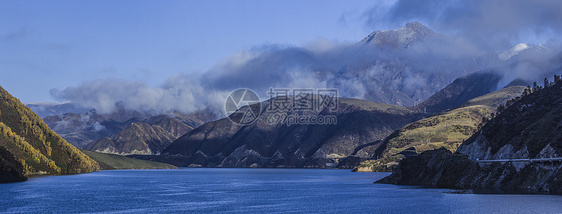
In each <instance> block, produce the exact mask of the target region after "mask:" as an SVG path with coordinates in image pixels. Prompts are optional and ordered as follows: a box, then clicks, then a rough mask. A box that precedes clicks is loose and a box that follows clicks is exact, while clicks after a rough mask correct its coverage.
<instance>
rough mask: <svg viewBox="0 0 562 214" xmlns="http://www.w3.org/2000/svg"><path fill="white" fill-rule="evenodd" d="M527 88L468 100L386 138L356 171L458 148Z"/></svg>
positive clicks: (388, 167) (389, 167) (378, 168)
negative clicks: (501, 106)
mask: <svg viewBox="0 0 562 214" xmlns="http://www.w3.org/2000/svg"><path fill="white" fill-rule="evenodd" d="M525 88H526V87H523V86H512V87H509V88H504V89H502V90H499V91H496V92H492V93H489V94H486V95H483V96H480V97H477V98H474V99H471V100H469V101H467V102H465V103H464V104H462V105H461V107H459V108H457V109H453V110H450V111H446V112H443V113H440V114H437V115H434V116H431V117H428V118H424V119H421V120H419V121H416V122H413V123H410V124H408V125H406V126H404V127H402V128H401V129H399V130H396V131H395V132H394V133H393V134H391V135H390V136H389V137H387V138H386V139H385V140H384V141H383V142H382V144H381V147H379V149H377V150H376V151H375V152H374V155H373V158H375V160H368V161H364V162H362V163H361V164H360V165H359V166H358V167H357V168H355V169H354V170H355V171H391V170H392V168H394V167H395V166H396V165H398V161H400V160H402V159H404V158H406V157H411V156H415V155H418V154H420V153H422V152H425V151H428V150H433V149H438V148H440V147H445V148H446V149H448V150H450V151H452V152H455V151H456V149H457V147H459V145H460V144H461V143H462V142H463V141H464V140H466V139H468V138H469V137H470V136H472V134H474V133H475V132H476V131H477V130H478V126H479V124H480V123H481V122H482V120H483V118H489V116H490V114H491V113H494V112H495V110H496V108H497V107H498V106H499V105H500V104H503V103H505V102H506V101H508V100H511V99H513V98H515V97H517V96H520V95H521V94H522V93H523V90H524V89H525Z"/></svg>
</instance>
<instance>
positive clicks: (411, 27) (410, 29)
mask: <svg viewBox="0 0 562 214" xmlns="http://www.w3.org/2000/svg"><path fill="white" fill-rule="evenodd" d="M437 36H438V34H437V33H435V32H433V31H432V30H430V29H429V28H427V27H426V26H424V25H423V24H421V23H419V22H410V23H407V24H405V25H404V26H402V27H401V28H398V29H394V30H385V31H375V32H373V33H371V34H369V36H367V37H365V38H364V39H363V40H362V41H361V43H362V44H371V45H376V46H381V47H383V46H390V47H393V48H408V47H410V46H411V45H413V44H415V43H417V42H421V41H423V40H426V39H427V38H431V37H437Z"/></svg>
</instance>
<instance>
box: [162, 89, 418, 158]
mask: <svg viewBox="0 0 562 214" xmlns="http://www.w3.org/2000/svg"><path fill="white" fill-rule="evenodd" d="M339 100H340V103H339V106H338V108H337V109H336V110H331V109H329V108H323V109H321V110H319V111H314V112H303V111H297V110H288V111H284V112H282V114H283V115H288V116H289V117H292V116H299V115H307V116H313V117H325V118H334V117H335V118H336V119H337V122H336V123H334V124H315V123H309V124H288V123H283V122H282V123H270V122H271V121H268V119H270V118H271V117H270V116H271V115H275V114H276V113H278V112H268V111H266V109H267V108H268V106H269V101H265V102H263V103H262V108H263V110H262V114H261V115H260V116H259V118H258V119H257V121H255V122H254V123H252V124H250V125H246V126H242V125H238V124H235V123H233V122H231V121H230V120H229V119H228V118H224V119H221V120H218V121H214V122H209V123H205V124H204V125H202V126H200V127H198V128H197V129H195V130H193V131H191V132H189V133H187V134H186V135H184V136H182V137H181V138H179V139H177V140H176V141H174V142H173V143H172V144H171V145H170V146H169V147H168V148H166V150H164V151H163V152H162V154H163V155H161V156H162V158H163V159H166V158H174V157H175V159H181V163H182V165H184V166H189V165H191V166H206V167H319V168H325V167H333V166H335V165H336V164H337V162H338V161H339V159H341V158H344V157H347V156H348V155H349V154H351V153H352V152H353V151H354V148H356V147H357V146H360V145H362V144H365V143H369V142H375V141H377V140H380V139H382V138H384V137H385V136H387V135H388V134H390V133H391V132H392V131H393V130H395V129H397V128H399V127H401V126H403V125H404V124H407V123H409V122H412V121H414V120H416V119H419V118H421V116H422V114H421V113H420V112H416V111H412V110H411V109H410V108H405V107H399V106H394V105H388V104H380V103H373V102H369V101H364V100H356V99H343V98H340V99H339ZM239 111H244V109H240V110H239ZM176 164H178V163H177V162H176Z"/></svg>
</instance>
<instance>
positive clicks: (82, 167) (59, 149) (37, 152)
mask: <svg viewBox="0 0 562 214" xmlns="http://www.w3.org/2000/svg"><path fill="white" fill-rule="evenodd" d="M0 146H2V147H4V148H6V149H7V150H8V151H9V152H10V153H12V154H14V156H15V157H16V158H17V159H18V161H20V162H21V163H22V164H23V166H24V170H25V174H26V175H32V174H53V175H57V174H70V173H84V172H92V171H97V170H99V165H98V164H97V163H96V162H95V161H94V160H92V159H90V157H88V156H87V155H85V154H84V153H82V152H80V150H78V149H77V148H76V147H74V146H72V145H70V144H69V143H68V142H66V141H65V140H64V139H62V138H61V137H60V136H59V135H57V134H56V133H55V132H53V131H52V130H51V129H50V128H49V127H48V126H47V125H46V124H45V123H44V122H43V120H42V119H41V118H39V116H37V115H36V114H35V113H33V111H31V110H30V109H29V108H27V107H26V106H25V105H23V104H22V103H21V102H20V101H19V100H18V99H16V98H15V97H13V96H12V95H10V94H9V93H8V92H7V91H5V90H4V89H3V88H2V87H0Z"/></svg>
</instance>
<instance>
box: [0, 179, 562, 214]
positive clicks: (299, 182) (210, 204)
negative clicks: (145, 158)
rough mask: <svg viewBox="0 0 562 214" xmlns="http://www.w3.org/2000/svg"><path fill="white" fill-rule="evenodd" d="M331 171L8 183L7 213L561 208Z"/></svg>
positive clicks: (552, 199)
mask: <svg viewBox="0 0 562 214" xmlns="http://www.w3.org/2000/svg"><path fill="white" fill-rule="evenodd" d="M388 174H389V173H353V172H349V170H330V169H226V168H182V169H178V170H113V171H101V172H95V173H88V174H78V175H66V176H44V177H36V178H30V179H29V181H27V182H22V183H12V184H0V192H1V194H0V202H1V203H0V212H3V213H21V212H30V213H38V212H41V213H44V212H54V213H98V212H102V213H139V212H143V213H170V212H197V213H201V212H204V213H207V212H211V213H213V212H218V213H256V212H257V213H263V212H275V213H277V212H284V213H311V212H314V213H452V212H454V213H560V212H562V196H552V195H491V194H489V195H480V194H455V193H452V192H453V191H452V190H447V189H427V188H418V187H411V186H396V185H387V184H373V181H375V180H377V179H380V178H382V177H384V176H386V175H388Z"/></svg>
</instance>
